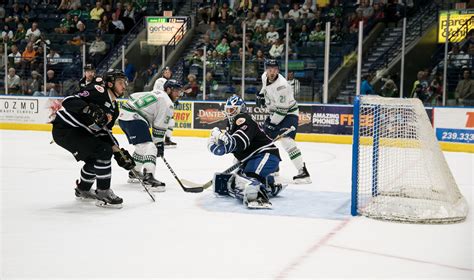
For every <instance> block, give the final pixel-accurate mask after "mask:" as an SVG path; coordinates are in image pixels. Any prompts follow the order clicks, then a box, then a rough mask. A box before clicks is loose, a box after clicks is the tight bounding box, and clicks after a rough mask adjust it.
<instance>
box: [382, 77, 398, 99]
mask: <svg viewBox="0 0 474 280" xmlns="http://www.w3.org/2000/svg"><path fill="white" fill-rule="evenodd" d="M382 82H383V83H384V84H383V86H382V87H381V88H380V90H381V91H382V96H385V97H397V94H398V87H397V85H396V84H395V81H394V80H393V79H392V77H391V76H390V75H387V77H385V78H382Z"/></svg>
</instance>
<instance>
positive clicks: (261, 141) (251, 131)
mask: <svg viewBox="0 0 474 280" xmlns="http://www.w3.org/2000/svg"><path fill="white" fill-rule="evenodd" d="M228 124H229V123H228ZM227 132H228V133H229V134H231V135H232V138H234V140H235V142H236V147H235V149H234V151H233V152H232V153H233V154H234V156H235V157H236V158H237V159H238V160H240V161H241V160H243V159H245V158H246V157H247V156H249V155H250V154H252V153H253V152H254V151H256V150H259V152H257V153H271V154H274V155H275V156H277V157H278V158H280V153H279V152H278V148H277V147H276V146H275V145H274V144H273V143H272V139H270V138H269V137H268V136H267V135H266V134H265V132H263V130H262V129H261V128H260V126H259V125H258V124H257V123H256V122H255V121H254V120H253V119H252V117H251V116H250V115H249V114H246V113H240V114H238V115H237V116H235V118H234V120H233V122H232V124H231V125H230V126H228V127H227Z"/></svg>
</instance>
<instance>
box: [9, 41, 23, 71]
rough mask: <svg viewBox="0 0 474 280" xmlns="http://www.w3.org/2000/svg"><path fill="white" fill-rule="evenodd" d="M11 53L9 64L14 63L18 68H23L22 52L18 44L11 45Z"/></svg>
mask: <svg viewBox="0 0 474 280" xmlns="http://www.w3.org/2000/svg"><path fill="white" fill-rule="evenodd" d="M10 50H11V53H10V54H9V55H8V65H13V66H14V67H15V68H16V69H21V53H20V52H19V51H18V47H17V46H16V45H12V46H11V47H10Z"/></svg>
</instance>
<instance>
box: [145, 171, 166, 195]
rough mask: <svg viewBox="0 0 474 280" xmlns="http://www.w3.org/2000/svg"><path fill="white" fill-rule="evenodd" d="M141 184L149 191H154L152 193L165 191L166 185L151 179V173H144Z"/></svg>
mask: <svg viewBox="0 0 474 280" xmlns="http://www.w3.org/2000/svg"><path fill="white" fill-rule="evenodd" d="M143 183H144V184H145V186H146V187H147V188H148V189H149V190H150V191H154V192H164V191H165V186H166V184H165V183H163V182H160V181H158V180H156V179H155V178H154V177H153V174H152V173H145V175H144V176H143Z"/></svg>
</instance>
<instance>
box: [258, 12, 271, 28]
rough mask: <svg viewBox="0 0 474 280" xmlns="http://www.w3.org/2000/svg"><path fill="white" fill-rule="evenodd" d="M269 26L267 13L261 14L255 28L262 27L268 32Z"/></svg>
mask: <svg viewBox="0 0 474 280" xmlns="http://www.w3.org/2000/svg"><path fill="white" fill-rule="evenodd" d="M269 24H270V20H269V19H267V15H266V14H265V13H260V18H259V19H257V21H256V22H255V28H257V27H259V26H261V27H262V28H263V29H264V30H267V28H268V25H269Z"/></svg>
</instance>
